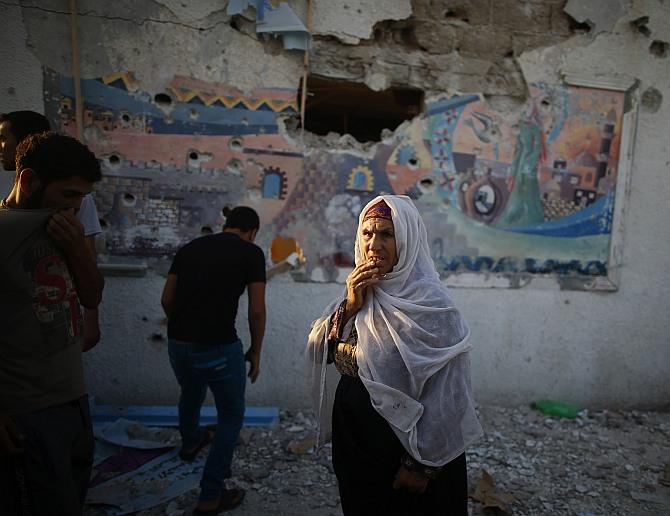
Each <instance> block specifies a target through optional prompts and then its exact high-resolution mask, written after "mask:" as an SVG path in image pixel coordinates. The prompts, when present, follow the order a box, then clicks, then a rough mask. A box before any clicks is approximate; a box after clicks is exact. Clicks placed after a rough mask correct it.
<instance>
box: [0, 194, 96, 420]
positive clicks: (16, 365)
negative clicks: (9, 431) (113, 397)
mask: <svg viewBox="0 0 670 516" xmlns="http://www.w3.org/2000/svg"><path fill="white" fill-rule="evenodd" d="M53 213H54V212H53V210H22V209H18V210H16V209H10V208H7V207H5V206H0V328H1V329H2V331H0V414H10V415H12V414H20V413H27V412H33V411H36V410H40V409H43V408H47V407H51V406H54V405H58V404H60V403H65V402H67V401H71V400H74V399H76V398H79V397H81V396H82V395H83V394H84V393H85V385H84V373H83V366H82V361H81V349H82V343H83V320H82V315H81V309H80V307H79V300H78V297H77V291H76V288H75V285H74V281H73V279H72V276H71V274H70V272H69V270H68V268H67V262H66V260H65V256H64V255H63V254H62V253H61V251H60V250H59V249H58V248H57V247H56V245H55V244H54V243H53V241H52V240H51V239H50V238H49V236H48V235H47V233H46V224H47V222H48V220H49V218H50V217H51V215H52V214H53Z"/></svg>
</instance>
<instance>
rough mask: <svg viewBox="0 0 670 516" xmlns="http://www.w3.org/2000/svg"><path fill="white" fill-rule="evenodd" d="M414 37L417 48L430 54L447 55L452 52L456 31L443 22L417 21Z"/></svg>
mask: <svg viewBox="0 0 670 516" xmlns="http://www.w3.org/2000/svg"><path fill="white" fill-rule="evenodd" d="M414 35H415V37H416V41H417V43H418V44H419V46H420V47H421V48H422V49H423V50H425V51H426V52H429V53H431V54H448V53H450V52H452V51H453V50H454V47H455V42H456V30H455V28H454V27H452V26H451V25H449V24H448V23H446V22H444V21H441V22H437V21H430V20H421V21H418V22H417V24H416V27H415V29H414Z"/></svg>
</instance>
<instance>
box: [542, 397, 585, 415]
mask: <svg viewBox="0 0 670 516" xmlns="http://www.w3.org/2000/svg"><path fill="white" fill-rule="evenodd" d="M533 408H534V409H536V410H539V411H540V412H542V413H543V414H546V415H548V416H553V417H566V418H569V419H574V418H576V417H577V416H578V415H579V407H578V406H577V405H575V404H573V403H567V402H565V401H556V400H540V401H536V402H535V403H533Z"/></svg>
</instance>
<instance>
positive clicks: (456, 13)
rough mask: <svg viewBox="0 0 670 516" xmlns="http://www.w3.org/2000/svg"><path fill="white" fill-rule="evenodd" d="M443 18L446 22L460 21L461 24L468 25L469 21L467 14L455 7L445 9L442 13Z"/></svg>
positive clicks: (462, 9)
mask: <svg viewBox="0 0 670 516" xmlns="http://www.w3.org/2000/svg"><path fill="white" fill-rule="evenodd" d="M444 17H445V19H447V20H452V21H456V20H458V21H461V22H463V23H470V19H469V18H468V13H467V12H466V11H465V9H464V8H462V7H461V8H459V7H456V8H454V9H447V10H446V11H444Z"/></svg>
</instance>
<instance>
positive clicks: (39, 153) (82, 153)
mask: <svg viewBox="0 0 670 516" xmlns="http://www.w3.org/2000/svg"><path fill="white" fill-rule="evenodd" d="M26 168H30V169H32V170H33V171H34V172H35V174H36V175H37V177H38V179H39V180H40V181H41V182H42V184H43V185H47V184H49V183H52V182H54V181H61V180H63V179H69V178H71V177H79V178H81V179H84V180H86V181H90V182H91V183H95V182H96V181H100V178H101V176H102V174H101V172H100V162H99V161H98V159H97V158H96V157H95V154H93V153H92V152H91V151H90V150H88V147H86V145H84V144H83V143H81V142H80V141H78V140H75V139H74V138H71V137H69V136H65V135H62V134H56V133H53V132H50V131H49V132H44V133H39V134H31V135H30V136H28V137H27V138H25V139H24V140H23V141H22V142H21V143H19V145H18V146H17V147H16V174H17V177H18V175H19V173H20V172H21V170H23V169H26Z"/></svg>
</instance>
